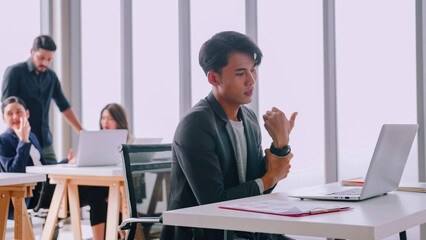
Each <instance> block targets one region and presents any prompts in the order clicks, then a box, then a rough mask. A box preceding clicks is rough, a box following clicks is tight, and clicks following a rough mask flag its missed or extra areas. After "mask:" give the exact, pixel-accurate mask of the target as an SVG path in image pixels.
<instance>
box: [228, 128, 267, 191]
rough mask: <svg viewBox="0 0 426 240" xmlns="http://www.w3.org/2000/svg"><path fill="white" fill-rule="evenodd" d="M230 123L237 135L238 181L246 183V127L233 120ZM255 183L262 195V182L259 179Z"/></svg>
mask: <svg viewBox="0 0 426 240" xmlns="http://www.w3.org/2000/svg"><path fill="white" fill-rule="evenodd" d="M230 122H231V126H232V129H233V130H234V133H235V142H236V158H237V169H238V179H239V180H240V183H244V182H246V172H247V141H246V135H245V134H244V125H243V122H242V121H239V122H235V121H232V120H231V121H230ZM255 181H256V183H257V185H258V186H259V190H260V193H263V191H264V186H263V182H262V180H261V179H260V178H258V179H256V180H255Z"/></svg>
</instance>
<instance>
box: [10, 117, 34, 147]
mask: <svg viewBox="0 0 426 240" xmlns="http://www.w3.org/2000/svg"><path fill="white" fill-rule="evenodd" d="M20 120H21V123H20V124H19V127H18V128H17V127H12V129H13V131H14V132H15V134H16V136H18V138H19V140H21V141H24V142H30V132H31V126H30V123H29V122H28V119H27V118H24V117H21V118H20Z"/></svg>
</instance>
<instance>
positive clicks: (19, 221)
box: [12, 197, 25, 239]
mask: <svg viewBox="0 0 426 240" xmlns="http://www.w3.org/2000/svg"><path fill="white" fill-rule="evenodd" d="M12 203H13V208H14V222H15V239H25V231H24V223H23V220H24V213H23V205H25V202H24V198H23V197H12Z"/></svg>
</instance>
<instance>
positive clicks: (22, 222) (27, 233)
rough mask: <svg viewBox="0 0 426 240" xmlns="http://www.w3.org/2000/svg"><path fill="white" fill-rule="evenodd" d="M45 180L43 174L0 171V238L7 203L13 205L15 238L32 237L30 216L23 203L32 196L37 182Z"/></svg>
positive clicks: (0, 236) (5, 216)
mask: <svg viewBox="0 0 426 240" xmlns="http://www.w3.org/2000/svg"><path fill="white" fill-rule="evenodd" d="M42 181H46V175H44V174H26V173H3V172H2V173H0V238H1V239H5V234H6V222H7V216H8V213H9V203H10V199H12V203H13V206H14V219H15V220H14V222H15V232H14V238H15V239H34V232H33V230H32V227H31V222H30V218H29V216H28V212H27V206H26V204H25V198H26V197H32V190H33V189H34V188H35V185H36V184H37V182H42Z"/></svg>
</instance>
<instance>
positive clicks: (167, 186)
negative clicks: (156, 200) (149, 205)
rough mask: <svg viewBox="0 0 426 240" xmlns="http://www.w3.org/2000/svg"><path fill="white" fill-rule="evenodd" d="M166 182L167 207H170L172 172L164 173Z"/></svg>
mask: <svg viewBox="0 0 426 240" xmlns="http://www.w3.org/2000/svg"><path fill="white" fill-rule="evenodd" d="M164 181H165V182H166V198H167V199H166V200H165V202H166V206H167V205H168V201H169V196H170V172H166V173H164Z"/></svg>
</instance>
